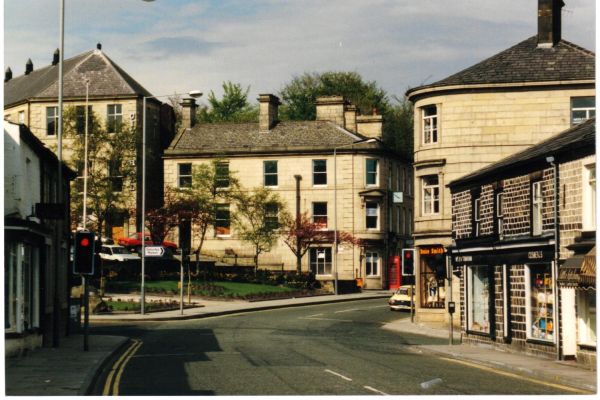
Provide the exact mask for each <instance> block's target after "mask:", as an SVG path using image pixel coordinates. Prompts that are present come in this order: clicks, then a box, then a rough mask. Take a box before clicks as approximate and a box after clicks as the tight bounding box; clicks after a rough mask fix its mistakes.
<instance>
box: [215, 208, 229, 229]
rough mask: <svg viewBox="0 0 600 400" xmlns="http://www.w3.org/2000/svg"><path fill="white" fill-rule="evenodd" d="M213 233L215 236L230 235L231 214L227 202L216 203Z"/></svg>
mask: <svg viewBox="0 0 600 400" xmlns="http://www.w3.org/2000/svg"><path fill="white" fill-rule="evenodd" d="M215 233H216V235H217V236H229V235H231V214H230V211H229V204H217V206H216V212H215Z"/></svg>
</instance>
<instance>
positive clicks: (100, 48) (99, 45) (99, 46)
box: [96, 42, 102, 50]
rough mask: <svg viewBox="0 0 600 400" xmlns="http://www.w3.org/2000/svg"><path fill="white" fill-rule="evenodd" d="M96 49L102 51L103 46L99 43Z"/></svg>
mask: <svg viewBox="0 0 600 400" xmlns="http://www.w3.org/2000/svg"><path fill="white" fill-rule="evenodd" d="M96 48H97V49H98V50H102V44H101V43H100V42H98V44H97V45H96Z"/></svg>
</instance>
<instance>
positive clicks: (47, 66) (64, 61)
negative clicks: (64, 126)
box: [11, 50, 94, 90]
mask: <svg viewBox="0 0 600 400" xmlns="http://www.w3.org/2000/svg"><path fill="white" fill-rule="evenodd" d="M93 52H94V50H90V51H88V52H87V53H82V54H78V55H76V56H73V57H71V58H67V59H66V60H63V63H65V64H66V63H67V61H71V60H73V59H75V58H77V57H82V56H84V55H86V54H88V53H93ZM57 65H58V64H56V65H52V64H50V65H46V66H44V67H42V68H38V69H35V70H33V71H32V72H31V73H39V72H40V71H43V70H45V69H48V68H52V67H56V66H57ZM77 65H79V64H77ZM71 69H73V68H71ZM71 69H70V70H69V71H71ZM31 73H30V74H31ZM24 76H28V75H25V74H21V75H19V76H15V77H14V78H12V79H11V81H14V80H15V79H19V78H22V77H24ZM44 90H45V89H44Z"/></svg>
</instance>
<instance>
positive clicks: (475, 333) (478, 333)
mask: <svg viewBox="0 0 600 400" xmlns="http://www.w3.org/2000/svg"><path fill="white" fill-rule="evenodd" d="M467 335H475V336H484V337H489V338H491V337H492V334H491V333H488V332H480V331H471V330H469V329H467Z"/></svg>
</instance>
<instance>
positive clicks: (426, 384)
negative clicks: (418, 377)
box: [421, 378, 442, 389]
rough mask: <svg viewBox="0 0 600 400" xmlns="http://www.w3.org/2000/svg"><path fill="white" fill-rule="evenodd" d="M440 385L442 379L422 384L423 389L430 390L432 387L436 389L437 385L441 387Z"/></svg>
mask: <svg viewBox="0 0 600 400" xmlns="http://www.w3.org/2000/svg"><path fill="white" fill-rule="evenodd" d="M440 383H442V380H441V379H440V378H435V379H432V380H430V381H427V382H423V383H421V387H422V388H423V389H429V388H430V387H434V386H436V385H439V384H440Z"/></svg>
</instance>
